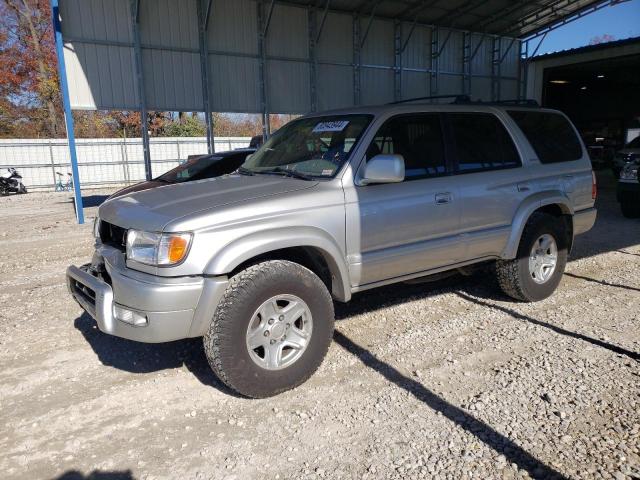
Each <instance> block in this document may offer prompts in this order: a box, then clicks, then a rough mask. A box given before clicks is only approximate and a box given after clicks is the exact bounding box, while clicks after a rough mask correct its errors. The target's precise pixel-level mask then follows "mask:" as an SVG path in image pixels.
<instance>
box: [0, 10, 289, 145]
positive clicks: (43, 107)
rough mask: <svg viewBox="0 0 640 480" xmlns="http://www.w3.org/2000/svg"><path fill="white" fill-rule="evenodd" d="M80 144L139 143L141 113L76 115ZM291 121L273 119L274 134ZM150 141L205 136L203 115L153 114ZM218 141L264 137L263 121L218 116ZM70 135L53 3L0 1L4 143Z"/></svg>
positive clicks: (281, 117) (0, 125) (286, 117)
mask: <svg viewBox="0 0 640 480" xmlns="http://www.w3.org/2000/svg"><path fill="white" fill-rule="evenodd" d="M73 116H74V124H75V134H76V136H78V137H80V138H83V137H84V138H96V137H116V136H117V137H140V135H141V133H142V132H141V121H140V113H139V112H136V111H74V112H73ZM290 119H291V116H290V115H271V126H272V131H275V130H277V129H278V128H280V127H281V126H282V125H283V124H284V123H286V122H287V121H289V120H290ZM148 125H149V132H150V134H151V136H154V137H155V136H194V135H198V136H200V135H205V134H206V130H205V123H204V119H203V118H202V115H201V114H200V115H198V114H193V113H191V114H190V115H189V114H188V113H187V112H179V113H178V114H177V115H172V114H171V113H170V112H149V114H148ZM213 125H214V135H216V136H252V135H258V134H260V133H261V132H262V124H261V121H260V116H259V115H239V114H223V113H214V114H213ZM65 135H66V132H65V128H64V116H63V112H62V101H61V96H60V89H59V78H58V70H57V59H56V53H55V42H54V36H53V25H52V21H51V7H50V4H49V0H0V137H4V138H39V137H44V138H56V137H64V136H65Z"/></svg>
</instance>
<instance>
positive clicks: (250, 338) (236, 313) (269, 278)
mask: <svg viewBox="0 0 640 480" xmlns="http://www.w3.org/2000/svg"><path fill="white" fill-rule="evenodd" d="M333 323H334V314H333V302H332V300H331V295H330V294H329V291H328V290H327V287H326V286H325V285H324V283H323V282H322V281H321V280H320V278H318V277H317V276H316V275H315V274H314V273H313V272H311V271H310V270H308V269H307V268H305V267H303V266H301V265H299V264H296V263H293V262H289V261H282V260H276V261H267V262H262V263H258V264H256V265H253V266H251V267H249V268H247V269H246V270H244V271H242V272H240V273H239V274H237V275H236V276H234V277H233V278H232V279H231V281H230V283H229V286H228V287H227V290H226V291H225V293H224V295H223V297H222V299H221V300H220V303H219V304H218V308H217V309H216V312H215V314H214V317H213V320H212V322H211V326H210V327H209V331H208V332H207V334H206V335H205V337H204V347H205V352H206V355H207V359H208V360H209V364H210V365H211V368H212V369H213V371H214V372H215V373H216V375H217V376H218V377H219V378H220V380H222V382H224V383H225V384H226V385H227V386H229V387H230V388H231V389H233V390H235V391H237V392H238V393H240V394H242V395H245V396H247V397H254V398H261V397H269V396H272V395H276V394H278V393H281V392H283V391H285V390H289V389H291V388H294V387H296V386H298V385H300V384H302V383H303V382H305V381H306V380H307V379H308V378H309V377H310V376H311V375H312V374H313V373H314V372H315V371H316V369H317V368H318V367H319V366H320V364H321V363H322V360H323V359H324V356H325V355H326V353H327V350H328V348H329V344H330V343H331V338H332V336H333Z"/></svg>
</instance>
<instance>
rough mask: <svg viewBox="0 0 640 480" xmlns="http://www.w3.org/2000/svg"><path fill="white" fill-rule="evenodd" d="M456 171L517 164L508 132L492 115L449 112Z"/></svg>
mask: <svg viewBox="0 0 640 480" xmlns="http://www.w3.org/2000/svg"><path fill="white" fill-rule="evenodd" d="M448 117H449V120H450V122H451V129H452V134H453V140H454V143H455V150H456V153H457V159H458V163H457V169H458V171H459V172H464V173H467V172H481V171H485V170H497V169H501V168H513V167H519V166H520V165H521V164H520V156H519V155H518V151H517V150H516V147H515V145H514V144H513V141H512V140H511V137H510V136H509V133H508V132H507V131H506V130H505V128H504V126H503V125H502V123H501V122H500V120H498V118H497V117H496V116H495V115H492V114H487V113H450V114H448Z"/></svg>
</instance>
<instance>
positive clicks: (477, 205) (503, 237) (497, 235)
mask: <svg viewBox="0 0 640 480" xmlns="http://www.w3.org/2000/svg"><path fill="white" fill-rule="evenodd" d="M446 119H447V123H448V127H449V133H450V138H451V143H452V150H453V159H454V176H453V177H452V180H454V181H455V183H456V185H457V186H458V188H459V191H460V194H459V195H460V210H461V214H460V225H461V230H462V232H463V233H462V236H463V243H464V245H465V251H464V259H465V260H472V259H480V258H483V257H493V256H497V255H500V253H501V252H502V251H503V249H504V248H505V246H506V244H507V241H508V238H509V234H510V232H511V223H512V221H513V218H514V215H515V213H516V210H517V208H518V206H519V205H520V203H521V202H522V200H523V199H524V198H525V197H526V196H528V195H530V194H531V188H532V187H531V185H530V184H529V183H528V182H526V181H525V179H524V178H523V174H522V161H521V157H520V153H519V152H518V149H517V148H516V145H515V142H514V141H513V138H512V137H511V134H510V133H509V131H508V130H507V129H506V128H505V126H504V124H503V123H502V121H501V120H500V119H499V118H498V117H497V116H496V115H495V114H493V113H489V112H469V113H458V112H455V113H447V114H446Z"/></svg>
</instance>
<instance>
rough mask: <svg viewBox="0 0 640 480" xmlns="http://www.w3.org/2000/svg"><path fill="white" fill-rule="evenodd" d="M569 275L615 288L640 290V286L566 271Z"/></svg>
mask: <svg viewBox="0 0 640 480" xmlns="http://www.w3.org/2000/svg"><path fill="white" fill-rule="evenodd" d="M564 274H565V275H566V276H567V277H572V278H578V279H580V280H586V281H587V282H592V283H599V284H600V285H604V286H605V287H615V288H624V289H625V290H635V291H636V292H640V288H636V287H630V286H629V285H622V284H620V283H611V282H607V281H606V280H596V279H595V278H591V277H584V276H582V275H576V274H575V273H569V272H564Z"/></svg>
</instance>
